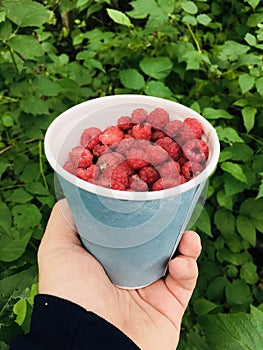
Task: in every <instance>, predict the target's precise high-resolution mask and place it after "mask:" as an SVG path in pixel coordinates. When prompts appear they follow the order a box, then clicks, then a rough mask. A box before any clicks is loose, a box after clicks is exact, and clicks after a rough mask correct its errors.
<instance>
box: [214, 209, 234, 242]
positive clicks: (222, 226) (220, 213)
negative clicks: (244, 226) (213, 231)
mask: <svg viewBox="0 0 263 350" xmlns="http://www.w3.org/2000/svg"><path fill="white" fill-rule="evenodd" d="M235 221H236V220H235V217H234V215H233V214H232V213H231V211H229V210H226V209H223V208H222V209H218V210H217V211H216V212H215V217H214V223H215V225H216V227H217V228H218V229H219V231H220V232H221V233H222V234H223V235H224V237H226V238H228V237H229V236H231V235H234V234H235Z"/></svg>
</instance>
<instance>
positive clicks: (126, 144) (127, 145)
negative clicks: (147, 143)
mask: <svg viewBox="0 0 263 350" xmlns="http://www.w3.org/2000/svg"><path fill="white" fill-rule="evenodd" d="M134 143H135V140H134V138H133V137H129V138H124V139H122V140H121V141H120V142H119V143H118V144H117V146H116V148H115V151H116V152H118V153H120V154H123V155H125V154H126V152H127V151H129V150H130V149H131V148H132V146H133V145H134Z"/></svg>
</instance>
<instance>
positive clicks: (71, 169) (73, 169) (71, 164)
mask: <svg viewBox="0 0 263 350" xmlns="http://www.w3.org/2000/svg"><path fill="white" fill-rule="evenodd" d="M63 168H64V169H65V170H66V171H68V172H69V173H71V174H73V175H75V173H76V166H75V164H74V162H72V161H71V160H69V161H67V162H66V163H65V164H64V166H63Z"/></svg>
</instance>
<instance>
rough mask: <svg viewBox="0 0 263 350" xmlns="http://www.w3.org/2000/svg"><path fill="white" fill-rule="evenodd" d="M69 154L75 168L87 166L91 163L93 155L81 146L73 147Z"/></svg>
mask: <svg viewBox="0 0 263 350" xmlns="http://www.w3.org/2000/svg"><path fill="white" fill-rule="evenodd" d="M69 156H70V157H71V158H72V161H73V163H74V164H75V167H76V168H88V167H89V166H90V165H91V164H92V159H93V155H92V154H91V153H90V151H89V150H88V149H86V148H84V147H83V146H76V147H74V148H73V149H72V150H71V152H70V153H69Z"/></svg>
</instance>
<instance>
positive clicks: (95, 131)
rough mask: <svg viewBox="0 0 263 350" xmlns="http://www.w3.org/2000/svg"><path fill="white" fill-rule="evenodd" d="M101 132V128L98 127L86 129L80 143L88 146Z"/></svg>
mask: <svg viewBox="0 0 263 350" xmlns="http://www.w3.org/2000/svg"><path fill="white" fill-rule="evenodd" d="M100 133H101V130H100V129H99V128H96V127H90V128H87V129H85V130H84V131H83V132H82V134H81V137H80V144H81V146H84V147H86V145H87V144H88V143H89V142H90V141H91V140H92V139H93V138H94V137H96V136H98V135H99V134H100Z"/></svg>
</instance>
